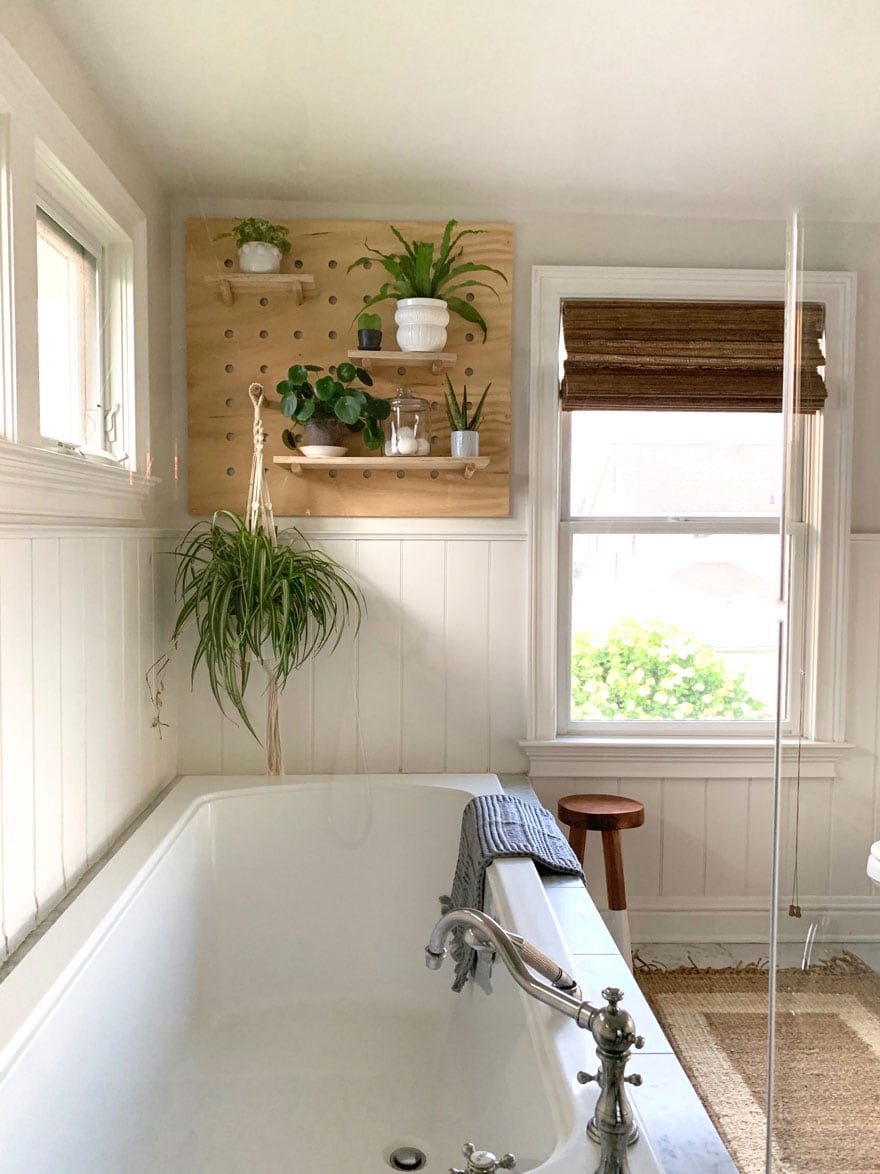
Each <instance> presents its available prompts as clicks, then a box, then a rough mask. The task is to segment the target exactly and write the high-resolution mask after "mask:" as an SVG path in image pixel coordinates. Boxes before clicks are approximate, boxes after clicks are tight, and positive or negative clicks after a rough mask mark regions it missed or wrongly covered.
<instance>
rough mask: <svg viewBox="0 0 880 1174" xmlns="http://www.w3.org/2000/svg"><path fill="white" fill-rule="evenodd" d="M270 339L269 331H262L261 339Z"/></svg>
mask: <svg viewBox="0 0 880 1174" xmlns="http://www.w3.org/2000/svg"><path fill="white" fill-rule="evenodd" d="M268 337H269V331H268V330H261V331H260V338H268Z"/></svg>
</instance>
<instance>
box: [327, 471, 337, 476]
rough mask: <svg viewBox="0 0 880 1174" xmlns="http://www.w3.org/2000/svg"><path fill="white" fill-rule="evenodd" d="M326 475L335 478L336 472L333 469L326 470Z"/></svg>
mask: <svg viewBox="0 0 880 1174" xmlns="http://www.w3.org/2000/svg"><path fill="white" fill-rule="evenodd" d="M328 474H329V475H330V476H331V477H335V476H336V470H335V469H328Z"/></svg>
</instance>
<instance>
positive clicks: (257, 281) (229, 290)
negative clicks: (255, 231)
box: [205, 273, 318, 306]
mask: <svg viewBox="0 0 880 1174" xmlns="http://www.w3.org/2000/svg"><path fill="white" fill-rule="evenodd" d="M205 281H206V283H207V284H208V285H210V286H213V287H214V288H215V289H216V291H217V296H218V297H219V298H220V301H221V302H222V303H223V304H224V306H231V305H232V304H233V302H234V301H235V292H236V290H238V292H239V293H287V294H292V295H293V298H294V301H295V302H296V304H297V305H298V306H301V305H302V303H303V298H310V297H316V296H317V293H318V290H317V288H316V287H315V279H314V277H313V276H312V275H311V274H310V273H228V274H225V275H223V276H217V277H206V278H205Z"/></svg>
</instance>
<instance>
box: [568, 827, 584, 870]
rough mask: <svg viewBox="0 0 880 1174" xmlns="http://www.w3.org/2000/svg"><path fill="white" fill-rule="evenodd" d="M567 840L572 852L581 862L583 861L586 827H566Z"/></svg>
mask: <svg viewBox="0 0 880 1174" xmlns="http://www.w3.org/2000/svg"><path fill="white" fill-rule="evenodd" d="M568 842H569V845H570V846H571V850H572V852H574V854H575V856H577V858H578V860H580V862H581V864H583V862H584V852H585V851H586V847H587V829H586V828H576V827H570V828H569V829H568Z"/></svg>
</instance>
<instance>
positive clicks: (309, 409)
mask: <svg viewBox="0 0 880 1174" xmlns="http://www.w3.org/2000/svg"><path fill="white" fill-rule="evenodd" d="M317 406H318V405H317V404H316V403H315V401H314V400H313V399H307V400H306V401H305V403H302V404H300V406H299V408H298V409H297V412H296V415H295V416H294V417H293V418H294V420H299V422H300V424H305V423H306V422H307V421H308V420H311V418H312V416H314V414H315V412H316V410H317Z"/></svg>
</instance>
